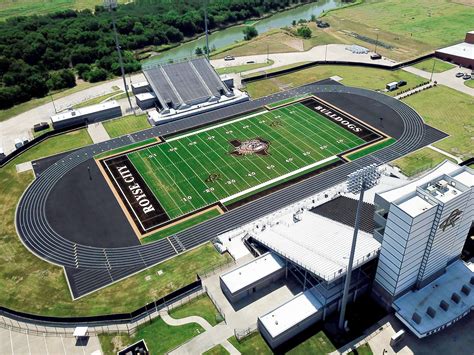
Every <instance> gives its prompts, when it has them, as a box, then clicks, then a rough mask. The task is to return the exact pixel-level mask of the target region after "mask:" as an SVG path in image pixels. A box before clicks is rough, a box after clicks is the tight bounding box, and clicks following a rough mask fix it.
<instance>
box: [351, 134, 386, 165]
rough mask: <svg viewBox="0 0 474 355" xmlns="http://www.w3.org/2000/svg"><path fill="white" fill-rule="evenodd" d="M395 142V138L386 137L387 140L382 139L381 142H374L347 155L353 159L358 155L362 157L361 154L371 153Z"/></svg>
mask: <svg viewBox="0 0 474 355" xmlns="http://www.w3.org/2000/svg"><path fill="white" fill-rule="evenodd" d="M393 143H395V139H393V138H390V139H387V140H384V141H382V142H379V143H376V144H374V145H371V146H370V147H367V148H364V149H362V150H359V151H358V152H355V153H352V154H349V155H348V156H347V157H348V158H349V159H350V160H355V159H358V158H360V157H363V156H366V155H368V154H370V153H373V152H375V151H377V150H379V149H382V148H385V147H388V146H389V145H391V144H393Z"/></svg>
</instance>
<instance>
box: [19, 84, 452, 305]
mask: <svg viewBox="0 0 474 355" xmlns="http://www.w3.org/2000/svg"><path fill="white" fill-rule="evenodd" d="M444 137H446V135H445V134H444V133H443V132H440V131H438V130H436V129H433V128H432V127H430V126H428V125H426V124H425V123H424V122H423V119H422V118H421V117H420V116H419V115H418V114H417V113H416V112H415V111H413V110H412V109H411V108H410V107H408V106H407V105H405V104H404V103H403V102H401V101H399V100H395V99H393V98H391V97H388V96H386V95H384V94H381V93H377V92H374V91H370V90H366V89H360V88H352V87H346V86H344V85H341V84H339V83H337V82H335V81H333V80H330V79H328V80H323V81H320V82H315V83H313V84H310V85H305V86H301V87H298V88H295V89H291V90H287V91H284V92H281V93H277V94H273V95H269V96H265V97H262V98H259V99H254V100H246V101H243V102H238V103H235V104H233V105H227V106H224V107H220V108H215V109H212V110H207V111H205V112H202V111H199V108H197V112H196V113H195V114H194V115H192V116H189V117H186V118H182V119H176V120H172V121H169V122H165V123H162V124H159V125H156V126H154V127H152V128H150V129H146V130H143V131H140V132H137V133H132V134H128V135H125V136H121V137H118V138H114V139H111V140H108V141H105V142H101V143H97V144H93V145H90V146H87V147H84V148H81V149H80V150H77V151H74V152H72V153H66V154H63V155H62V156H59V157H58V156H56V157H54V159H45V160H40V161H37V162H34V167H35V173H36V179H35V180H34V182H33V183H32V184H31V186H30V187H29V188H28V189H27V190H26V191H25V193H24V195H23V197H22V199H21V201H20V203H19V205H18V208H17V212H16V226H17V230H18V233H19V235H20V237H21V239H22V241H23V243H24V244H25V245H26V246H27V247H28V248H29V249H30V250H31V251H32V252H33V253H35V254H36V255H38V256H40V257H41V258H43V259H46V260H48V261H50V262H52V263H55V264H58V265H61V266H63V267H64V270H65V273H66V276H67V281H68V284H69V287H70V290H71V295H72V297H73V298H74V299H76V298H79V297H82V296H84V295H87V294H89V293H91V292H94V291H95V290H98V289H100V288H102V287H105V286H107V285H109V284H111V283H114V282H116V281H118V280H121V279H123V278H125V277H127V276H129V275H132V274H134V273H136V272H138V271H140V270H143V269H145V268H148V267H150V266H152V265H155V264H157V263H160V262H162V261H164V260H167V259H170V258H173V257H175V256H176V255H179V254H181V253H184V252H186V251H188V250H190V249H193V248H195V247H197V246H199V245H202V244H203V243H206V242H208V241H209V240H213V239H215V238H216V237H218V236H219V235H222V234H223V233H226V232H227V231H231V230H233V229H236V228H237V229H238V228H240V227H242V226H244V225H247V224H249V223H258V222H253V221H258V220H259V219H262V218H265V216H268V215H271V214H272V213H275V212H278V211H280V210H284V209H285V208H288V206H292V205H294V204H298V203H302V201H309V203H310V204H314V203H315V202H316V201H317V199H316V197H315V196H317V195H318V194H321V193H322V194H323V195H324V196H326V195H328V191H331V189H332V190H333V189H334V186H336V185H338V184H341V183H344V181H345V180H346V178H347V175H348V174H350V173H351V172H353V171H356V170H357V169H360V168H363V167H365V166H368V165H373V164H375V165H377V166H380V165H383V164H385V163H387V162H390V161H392V160H394V159H397V158H399V157H401V156H404V155H405V154H407V153H409V152H411V151H414V150H417V149H419V148H421V147H423V146H426V145H428V144H430V143H432V142H434V141H437V140H439V139H442V138H444Z"/></svg>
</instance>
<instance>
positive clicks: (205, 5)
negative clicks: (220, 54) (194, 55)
mask: <svg viewBox="0 0 474 355" xmlns="http://www.w3.org/2000/svg"><path fill="white" fill-rule="evenodd" d="M204 31H205V32H206V58H207V60H209V52H210V51H211V50H210V49H209V31H208V28H207V1H206V0H204Z"/></svg>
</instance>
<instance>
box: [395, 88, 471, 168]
mask: <svg viewBox="0 0 474 355" xmlns="http://www.w3.org/2000/svg"><path fill="white" fill-rule="evenodd" d="M403 102H404V103H406V104H407V105H409V106H411V107H413V108H414V109H415V110H416V111H417V112H418V113H419V114H420V115H421V117H423V119H424V120H425V122H426V123H427V124H429V125H431V126H433V127H435V128H438V129H440V130H442V131H443V132H446V133H448V134H449V137H448V138H446V139H443V140H441V141H439V142H436V143H434V144H433V145H434V146H435V147H437V148H440V149H442V150H444V151H446V152H448V153H450V154H453V155H454V156H457V157H459V158H461V159H462V160H465V159H468V158H471V157H473V156H474V141H473V138H472V137H473V136H474V97H472V96H469V95H468V94H464V93H461V92H459V91H456V90H454V89H451V88H448V87H445V86H442V85H438V86H436V87H434V88H431V89H429V90H425V91H422V92H420V93H418V94H416V95H412V96H409V97H407V98H406V99H404V100H403Z"/></svg>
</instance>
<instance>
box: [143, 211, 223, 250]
mask: <svg viewBox="0 0 474 355" xmlns="http://www.w3.org/2000/svg"><path fill="white" fill-rule="evenodd" d="M219 215H220V213H219V211H217V210H216V209H212V210H209V211H207V212H204V213H202V214H200V215H197V216H194V217H191V218H189V219H187V220H185V221H182V222H178V223H177V224H175V225H172V226H170V227H166V228H164V229H161V230H159V231H158V232H156V233H153V234H151V235H150V236H148V237H145V238H143V239H142V240H141V242H142V243H151V242H154V241H156V240H160V239H163V238H166V237H168V236H170V235H173V234H175V233H178V232H181V231H184V230H185V229H188V228H190V227H192V226H195V225H197V224H199V223H202V222H204V221H207V220H208V219H211V218H213V217H216V216H219Z"/></svg>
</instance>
